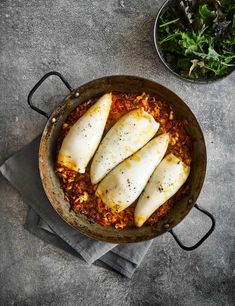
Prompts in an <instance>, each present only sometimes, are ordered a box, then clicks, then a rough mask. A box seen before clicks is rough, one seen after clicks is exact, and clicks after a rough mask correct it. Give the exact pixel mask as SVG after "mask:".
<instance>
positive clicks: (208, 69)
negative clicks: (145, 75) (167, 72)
mask: <svg viewBox="0 0 235 306" xmlns="http://www.w3.org/2000/svg"><path fill="white" fill-rule="evenodd" d="M158 36H159V42H160V45H161V48H162V51H163V55H164V57H165V60H166V61H167V62H168V64H170V66H171V67H172V68H173V69H174V70H176V72H178V73H179V74H181V75H182V76H185V77H189V78H210V77H213V76H214V77H215V76H216V77H222V76H224V75H226V74H228V73H229V72H230V71H231V69H234V67H235V50H234V49H235V3H234V2H233V1H232V0H208V1H205V0H184V1H179V2H178V3H177V4H174V5H172V6H169V7H168V9H167V10H165V11H164V12H163V14H162V15H161V16H160V22H159V25H158Z"/></svg>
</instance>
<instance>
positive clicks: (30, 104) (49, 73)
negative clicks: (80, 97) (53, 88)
mask: <svg viewBox="0 0 235 306" xmlns="http://www.w3.org/2000/svg"><path fill="white" fill-rule="evenodd" d="M51 75H56V76H57V77H59V78H60V79H61V81H62V82H63V83H64V85H65V86H66V87H67V88H68V90H69V91H70V92H72V91H73V89H72V87H71V86H70V85H69V83H68V81H67V80H66V79H65V78H64V77H63V76H62V75H61V74H60V73H59V72H57V71H50V72H48V73H46V74H45V75H44V76H43V77H42V78H41V79H40V80H39V81H38V82H37V83H36V84H35V85H34V87H33V88H32V89H31V90H30V92H29V95H28V104H29V106H30V107H31V108H32V109H33V110H35V111H36V112H38V113H39V114H41V115H43V116H45V117H46V118H47V119H49V117H50V115H49V114H47V113H46V112H44V111H43V110H41V109H40V108H38V107H36V106H34V105H33V103H32V97H33V94H34V93H35V91H36V90H37V89H38V87H40V85H41V84H42V83H43V82H44V81H45V80H46V79H47V78H48V77H49V76H51Z"/></svg>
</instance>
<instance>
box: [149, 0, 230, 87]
mask: <svg viewBox="0 0 235 306" xmlns="http://www.w3.org/2000/svg"><path fill="white" fill-rule="evenodd" d="M180 1H181V0H166V1H165V2H164V3H163V5H162V6H161V7H160V9H159V12H158V14H157V17H156V20H155V24H154V32H153V37H154V44H155V47H156V50H157V53H158V56H159V57H160V59H161V61H162V63H163V64H164V65H165V66H166V67H167V68H168V69H169V70H170V71H171V72H172V73H173V74H174V75H176V76H177V77H179V78H180V79H182V80H185V81H188V82H191V83H197V84H208V83H212V82H215V81H218V80H221V79H224V78H225V77H227V76H228V75H229V74H231V73H232V72H233V71H234V68H233V69H232V68H231V70H230V71H229V72H228V74H226V75H224V76H222V77H216V76H215V77H204V78H189V77H188V78H187V77H184V76H182V75H180V74H179V72H178V71H177V68H176V67H174V66H172V65H170V64H169V63H167V61H166V59H165V54H164V52H163V50H162V47H161V45H160V42H159V40H158V38H159V35H158V28H159V23H160V16H161V15H162V14H163V13H164V12H165V11H166V10H167V9H168V7H169V6H171V5H174V4H175V3H177V2H180Z"/></svg>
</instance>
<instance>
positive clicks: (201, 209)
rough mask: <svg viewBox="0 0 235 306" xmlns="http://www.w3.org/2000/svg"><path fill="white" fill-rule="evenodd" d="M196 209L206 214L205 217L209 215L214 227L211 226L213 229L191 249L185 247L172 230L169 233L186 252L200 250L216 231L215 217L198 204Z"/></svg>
mask: <svg viewBox="0 0 235 306" xmlns="http://www.w3.org/2000/svg"><path fill="white" fill-rule="evenodd" d="M194 207H195V208H197V209H198V210H199V211H201V212H202V213H204V214H205V215H207V216H208V217H209V218H210V219H211V222H212V225H211V228H210V229H209V231H208V232H207V233H206V234H205V235H204V236H203V237H202V238H201V239H200V240H199V241H198V242H197V243H196V244H194V245H193V246H190V247H188V246H185V245H184V244H183V243H182V242H181V240H180V239H179V238H178V236H177V235H176V234H175V232H174V231H173V230H170V231H169V232H170V233H171V235H172V236H173V237H174V239H175V241H176V242H177V243H178V245H179V246H180V247H181V248H182V249H183V250H185V251H192V250H195V249H196V248H198V247H199V246H200V245H201V244H202V243H203V242H204V241H205V240H206V239H207V238H208V237H209V236H210V235H211V233H212V232H213V231H214V229H215V218H214V217H213V215H212V214H211V213H209V212H208V211H207V210H205V209H204V208H202V207H200V206H199V205H198V204H195V205H194Z"/></svg>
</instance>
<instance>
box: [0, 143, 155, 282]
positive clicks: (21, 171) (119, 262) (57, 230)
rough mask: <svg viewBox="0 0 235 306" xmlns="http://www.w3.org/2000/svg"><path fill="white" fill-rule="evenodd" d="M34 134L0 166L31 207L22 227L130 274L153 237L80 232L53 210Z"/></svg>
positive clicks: (120, 271) (89, 260) (89, 261)
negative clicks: (110, 239) (123, 240)
mask: <svg viewBox="0 0 235 306" xmlns="http://www.w3.org/2000/svg"><path fill="white" fill-rule="evenodd" d="M39 141H40V137H37V138H36V139H35V140H33V141H32V142H31V143H30V144H28V145H27V146H25V147H24V148H23V149H22V150H21V151H19V152H17V153H16V154H14V155H13V156H11V157H10V158H9V159H8V160H6V161H5V162H4V164H3V165H2V166H1V167H0V171H1V172H2V174H3V176H4V177H5V178H6V179H7V180H8V181H9V182H10V183H11V184H12V185H13V186H14V187H15V188H16V189H17V190H18V192H19V193H20V194H21V195H22V198H23V200H24V202H25V203H26V204H27V205H28V206H29V207H30V210H29V213H28V216H27V220H26V223H25V228H26V229H27V230H28V231H30V232H31V233H33V234H34V235H36V236H38V237H40V238H41V239H43V240H46V241H48V242H50V243H53V244H55V245H57V246H58V247H60V248H62V249H64V250H66V251H68V252H70V253H72V254H75V255H77V256H78V257H82V258H83V259H84V260H85V261H86V262H87V263H88V264H89V265H90V264H92V263H94V262H96V261H97V260H100V261H102V262H103V263H104V264H105V265H107V266H109V267H111V268H112V269H114V270H116V271H118V272H119V273H121V274H122V275H124V276H126V277H128V278H131V277H132V275H133V273H134V272H135V270H136V268H137V267H138V266H139V264H140V263H141V261H142V259H143V257H144V256H145V254H146V252H147V250H148V249H149V247H150V245H151V243H152V241H145V242H140V243H132V244H119V245H117V244H112V243H106V242H101V241H98V240H94V239H91V238H89V237H87V236H84V235H82V234H80V233H79V232H78V231H76V230H75V229H73V228H72V227H70V226H69V225H68V224H67V223H66V222H64V221H63V220H62V219H61V218H60V217H59V215H58V214H57V213H56V212H55V211H54V209H53V208H52V205H51V204H50V202H49V200H48V199H47V196H46V194H45V192H44V189H43V187H42V183H41V180H40V175H39V170H38V149H39Z"/></svg>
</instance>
